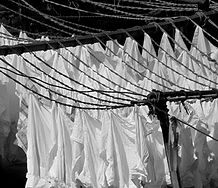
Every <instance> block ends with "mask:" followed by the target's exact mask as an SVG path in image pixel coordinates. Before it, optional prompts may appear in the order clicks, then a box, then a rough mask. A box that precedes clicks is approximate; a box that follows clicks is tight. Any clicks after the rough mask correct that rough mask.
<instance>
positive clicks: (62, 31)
mask: <svg viewBox="0 0 218 188" xmlns="http://www.w3.org/2000/svg"><path fill="white" fill-rule="evenodd" d="M0 6H1V7H2V8H4V9H7V10H9V11H11V12H13V13H15V14H18V15H20V16H22V17H24V18H27V19H29V20H32V21H34V22H37V23H39V24H41V25H44V26H46V27H49V28H52V29H54V30H56V31H59V32H61V33H64V34H67V35H70V36H72V33H69V32H66V31H64V30H61V29H57V28H56V27H53V26H51V25H48V24H45V23H43V22H41V21H38V20H36V19H33V18H31V17H29V16H26V15H24V14H21V13H19V12H16V11H14V10H12V9H10V8H8V7H6V6H4V5H2V4H0Z"/></svg>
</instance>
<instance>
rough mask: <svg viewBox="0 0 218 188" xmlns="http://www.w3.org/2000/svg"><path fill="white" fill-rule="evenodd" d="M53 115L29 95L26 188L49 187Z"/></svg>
mask: <svg viewBox="0 0 218 188" xmlns="http://www.w3.org/2000/svg"><path fill="white" fill-rule="evenodd" d="M50 120H51V113H50V111H49V109H46V108H44V107H43V106H42V105H41V104H40V103H39V101H37V99H36V97H35V96H33V94H29V101H28V126H27V140H28V148H27V182H26V188H33V187H34V188H38V187H40V188H41V187H49V186H48V182H47V181H46V177H47V170H48V169H47V167H48V163H49V158H48V156H49V151H50V148H51V147H52V145H53V143H52V140H51V137H50V130H51V127H52V125H51V121H50Z"/></svg>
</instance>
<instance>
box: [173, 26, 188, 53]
mask: <svg viewBox="0 0 218 188" xmlns="http://www.w3.org/2000/svg"><path fill="white" fill-rule="evenodd" d="M174 46H175V47H174V48H175V50H174V51H175V56H176V57H179V56H180V54H181V53H182V51H188V48H187V46H186V44H185V42H184V40H183V38H182V36H181V34H180V31H179V30H178V29H175V44H174Z"/></svg>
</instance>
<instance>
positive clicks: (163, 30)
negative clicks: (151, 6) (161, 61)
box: [156, 23, 218, 85]
mask: <svg viewBox="0 0 218 188" xmlns="http://www.w3.org/2000/svg"><path fill="white" fill-rule="evenodd" d="M156 24H157V23H156ZM157 26H158V27H159V28H160V30H161V31H162V32H163V33H166V35H167V36H168V37H169V38H170V39H171V40H172V41H173V43H174V44H177V45H178V46H179V47H180V48H181V49H182V50H184V51H185V52H187V54H188V55H189V57H190V58H191V59H192V60H194V61H196V62H198V63H200V64H201V65H202V66H204V67H206V68H207V69H208V70H210V71H211V72H213V73H214V74H216V75H218V73H217V72H216V71H214V70H212V69H211V68H210V67H208V66H207V65H205V64H203V63H202V62H201V61H200V60H198V59H197V58H195V57H194V56H193V55H192V54H191V53H190V52H189V51H187V50H186V49H185V48H184V47H182V46H181V45H180V44H179V43H178V42H176V41H175V39H173V38H172V37H171V36H170V35H169V34H168V33H167V32H166V30H165V29H163V27H161V26H160V25H159V24H157ZM176 29H178V28H176ZM178 30H179V29H178ZM180 33H181V32H180ZM160 48H161V49H162V50H163V51H165V52H166V53H168V52H167V51H166V50H164V49H163V48H162V47H160ZM172 58H173V57H172ZM173 59H176V58H173ZM177 61H178V60H177ZM180 65H182V66H183V67H185V68H186V69H187V70H189V71H190V72H192V73H193V74H195V75H196V76H198V77H201V78H203V79H204V80H206V81H209V82H211V83H214V84H215V85H217V84H218V83H217V82H214V81H213V80H210V79H208V78H206V77H203V76H201V75H199V74H197V73H195V72H194V71H193V70H191V69H190V68H189V67H187V66H185V65H184V64H182V63H181V62H180Z"/></svg>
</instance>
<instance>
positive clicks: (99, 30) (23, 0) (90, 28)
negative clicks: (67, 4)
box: [10, 0, 103, 32]
mask: <svg viewBox="0 0 218 188" xmlns="http://www.w3.org/2000/svg"><path fill="white" fill-rule="evenodd" d="M10 1H13V0H10ZM21 1H22V2H24V3H25V4H26V5H28V6H29V7H30V8H31V9H32V10H33V11H35V12H38V13H39V14H43V15H45V16H46V17H51V18H52V19H56V20H58V21H61V22H65V23H68V24H70V25H74V26H78V27H83V28H85V29H86V30H87V29H89V30H94V31H95V32H96V31H97V32H101V31H103V30H102V29H97V28H93V27H88V26H85V25H81V24H77V23H73V22H69V21H66V20H63V19H59V18H58V17H57V16H52V15H48V14H45V13H42V12H41V11H39V10H37V9H36V8H35V7H33V6H32V5H30V4H29V3H27V2H26V1H25V0H21ZM13 2H14V1H13ZM14 3H16V4H20V3H17V2H14ZM26 8H27V6H26ZM31 9H30V10H31ZM71 28H72V27H71ZM72 29H73V28H72Z"/></svg>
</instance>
